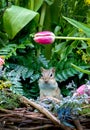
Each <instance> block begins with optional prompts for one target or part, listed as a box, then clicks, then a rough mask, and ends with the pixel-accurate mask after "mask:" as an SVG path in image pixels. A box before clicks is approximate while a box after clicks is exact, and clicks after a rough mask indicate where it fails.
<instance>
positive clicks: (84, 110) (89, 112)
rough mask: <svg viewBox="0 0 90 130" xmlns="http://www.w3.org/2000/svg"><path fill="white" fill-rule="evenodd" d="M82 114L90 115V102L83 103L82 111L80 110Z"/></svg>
mask: <svg viewBox="0 0 90 130" xmlns="http://www.w3.org/2000/svg"><path fill="white" fill-rule="evenodd" d="M79 114H80V115H86V116H89V117H90V104H88V105H85V104H84V105H83V106H82V111H80V112H79Z"/></svg>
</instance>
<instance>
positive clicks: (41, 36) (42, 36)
mask: <svg viewBox="0 0 90 130" xmlns="http://www.w3.org/2000/svg"><path fill="white" fill-rule="evenodd" d="M54 40H55V35H54V33H52V32H50V31H42V32H38V33H36V34H35V35H34V41H35V42H37V43H39V44H51V43H53V42H54Z"/></svg>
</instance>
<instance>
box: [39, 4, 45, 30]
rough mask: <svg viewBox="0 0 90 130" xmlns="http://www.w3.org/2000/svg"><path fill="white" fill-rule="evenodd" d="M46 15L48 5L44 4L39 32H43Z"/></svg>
mask: <svg viewBox="0 0 90 130" xmlns="http://www.w3.org/2000/svg"><path fill="white" fill-rule="evenodd" d="M45 14H46V3H43V5H42V10H41V17H40V27H39V29H38V30H39V31H42V28H43V24H44V20H45Z"/></svg>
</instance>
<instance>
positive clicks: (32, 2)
mask: <svg viewBox="0 0 90 130" xmlns="http://www.w3.org/2000/svg"><path fill="white" fill-rule="evenodd" d="M30 9H31V10H34V0H31V8H30Z"/></svg>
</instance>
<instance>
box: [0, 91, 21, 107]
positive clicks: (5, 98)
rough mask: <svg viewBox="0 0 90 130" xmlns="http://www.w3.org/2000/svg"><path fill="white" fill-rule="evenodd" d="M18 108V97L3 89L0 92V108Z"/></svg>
mask: <svg viewBox="0 0 90 130" xmlns="http://www.w3.org/2000/svg"><path fill="white" fill-rule="evenodd" d="M18 107H21V102H20V100H19V95H16V94H14V93H12V92H11V91H7V90H5V89H4V90H1V91H0V108H4V109H14V108H18Z"/></svg>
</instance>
